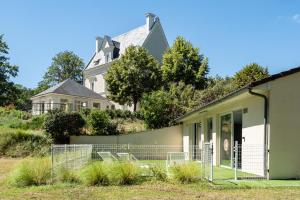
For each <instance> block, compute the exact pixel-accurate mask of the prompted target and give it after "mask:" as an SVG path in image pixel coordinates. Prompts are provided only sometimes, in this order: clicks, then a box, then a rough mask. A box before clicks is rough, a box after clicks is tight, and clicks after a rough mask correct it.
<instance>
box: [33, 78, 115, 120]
mask: <svg viewBox="0 0 300 200" xmlns="http://www.w3.org/2000/svg"><path fill="white" fill-rule="evenodd" d="M31 100H32V114H33V115H39V114H43V113H46V112H48V110H53V109H61V110H65V111H80V109H82V108H95V109H108V108H111V107H112V106H114V105H113V104H112V103H110V101H109V100H108V99H106V98H105V97H103V96H101V95H100V94H98V93H96V92H94V91H92V90H90V89H88V88H86V87H84V86H83V85H81V84H79V83H77V82H76V81H74V80H72V79H67V80H65V81H63V82H61V83H59V84H57V85H55V86H53V87H51V88H49V89H47V90H45V91H43V92H41V93H39V94H37V95H35V96H33V97H32V98H31Z"/></svg>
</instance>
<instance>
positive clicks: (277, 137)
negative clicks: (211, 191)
mask: <svg viewBox="0 0 300 200" xmlns="http://www.w3.org/2000/svg"><path fill="white" fill-rule="evenodd" d="M299 114H300V67H297V68H294V69H291V70H288V71H284V72H281V73H278V74H275V75H272V76H270V77H268V78H265V79H262V80H259V81H256V82H253V83H251V84H249V85H247V86H245V87H243V88H241V89H239V90H237V91H235V92H232V93H230V94H228V95H227V96H225V97H223V98H221V99H218V100H215V101H213V102H211V103H209V104H207V105H205V106H203V107H201V108H199V109H196V110H194V111H192V112H190V113H187V114H186V115H184V116H182V117H180V118H178V119H177V121H178V122H180V123H182V125H183V126H182V129H183V130H182V132H183V146H184V151H190V150H189V146H190V145H200V144H201V143H203V142H211V143H212V144H213V148H214V152H213V164H214V165H216V166H224V167H228V168H232V167H233V164H232V163H233V159H234V155H233V146H234V143H236V142H238V143H239V144H240V145H241V156H240V157H238V159H239V160H240V163H241V164H240V165H241V166H239V167H240V168H241V169H242V170H243V169H244V170H245V171H248V172H250V173H256V174H259V175H261V176H264V177H266V178H269V179H294V178H299V177H300V117H299ZM248 147H251V149H252V150H251V152H250V151H249V149H248V150H247V148H248ZM254 157H255V158H256V160H255V161H254V160H253V158H254ZM257 159H259V160H257ZM253 162H256V163H254V164H255V165H254V164H253ZM249 166H252V168H250V167H249ZM253 166H255V167H254V168H253Z"/></svg>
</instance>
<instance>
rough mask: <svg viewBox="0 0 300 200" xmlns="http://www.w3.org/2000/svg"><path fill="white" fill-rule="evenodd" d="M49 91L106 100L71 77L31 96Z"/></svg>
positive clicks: (48, 92)
mask: <svg viewBox="0 0 300 200" xmlns="http://www.w3.org/2000/svg"><path fill="white" fill-rule="evenodd" d="M50 93H51V94H65V95H71V96H79V97H87V98H93V99H101V100H107V99H106V98H104V97H103V96H101V95H100V94H98V93H96V92H94V91H92V90H90V89H88V88H87V87H85V86H83V85H81V84H79V83H77V82H76V81H73V80H72V79H67V80H65V81H63V82H60V83H59V84H57V85H55V86H53V87H51V88H49V89H47V90H45V91H43V92H41V93H39V94H37V95H34V96H33V97H38V96H42V95H46V94H50Z"/></svg>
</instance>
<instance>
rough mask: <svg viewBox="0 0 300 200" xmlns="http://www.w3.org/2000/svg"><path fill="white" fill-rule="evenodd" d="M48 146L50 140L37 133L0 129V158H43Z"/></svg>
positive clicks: (47, 151)
mask: <svg viewBox="0 0 300 200" xmlns="http://www.w3.org/2000/svg"><path fill="white" fill-rule="evenodd" d="M50 145H51V140H50V139H49V138H47V137H46V136H45V135H43V134H42V133H41V132H39V131H29V130H28V131H25V130H21V129H11V128H4V127H0V156H1V155H2V156H10V157H26V156H44V155H47V154H48V153H49V148H50Z"/></svg>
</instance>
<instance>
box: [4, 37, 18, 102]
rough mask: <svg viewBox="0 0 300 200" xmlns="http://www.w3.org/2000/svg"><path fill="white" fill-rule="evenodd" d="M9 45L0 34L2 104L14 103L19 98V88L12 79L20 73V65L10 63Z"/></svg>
mask: <svg viewBox="0 0 300 200" xmlns="http://www.w3.org/2000/svg"><path fill="white" fill-rule="evenodd" d="M8 49H9V48H8V45H7V44H6V42H5V41H4V39H3V35H0V106H5V105H8V104H12V103H13V102H14V101H15V100H16V99H17V94H18V92H17V88H16V87H15V85H14V83H13V82H12V81H11V80H10V79H11V78H12V77H16V76H17V75H18V67H17V66H15V65H11V64H10V63H9V58H8V57H7V55H8Z"/></svg>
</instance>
